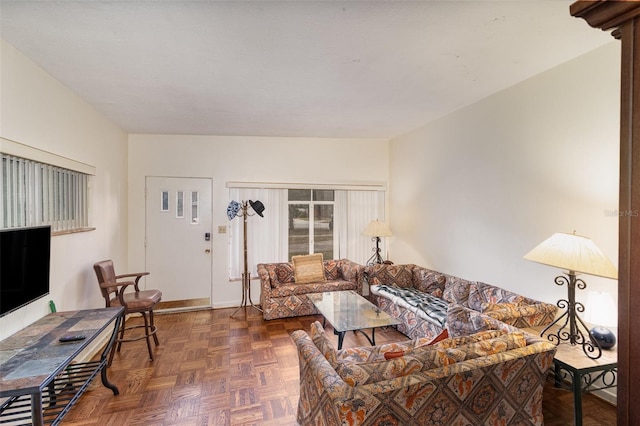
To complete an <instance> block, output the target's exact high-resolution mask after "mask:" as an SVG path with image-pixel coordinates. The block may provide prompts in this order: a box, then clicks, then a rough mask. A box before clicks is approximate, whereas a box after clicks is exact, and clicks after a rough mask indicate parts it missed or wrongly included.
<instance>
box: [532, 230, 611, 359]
mask: <svg viewBox="0 0 640 426" xmlns="http://www.w3.org/2000/svg"><path fill="white" fill-rule="evenodd" d="M524 258H525V259H527V260H531V261H533V262H537V263H541V264H543V265H549V266H555V267H557V268H561V269H564V270H565V271H567V272H566V275H560V276H557V277H556V279H555V283H556V284H557V285H564V284H566V285H567V290H568V291H567V299H560V300H558V303H557V305H558V307H559V308H563V309H565V312H564V313H562V315H560V316H559V317H558V318H556V320H555V321H553V322H552V323H551V324H549V325H548V326H547V327H546V328H545V329H544V330H542V333H540V335H541V336H544V334H545V333H547V332H549V333H548V334H547V338H548V339H549V340H550V341H552V342H555V343H556V345H557V344H559V343H560V342H569V343H570V344H571V345H581V346H582V350H583V352H584V353H585V355H587V356H588V357H589V358H591V359H598V358H600V356H601V355H602V347H601V344H600V342H599V341H598V339H597V338H594V337H593V336H591V334H590V332H589V328H588V327H587V325H586V324H585V323H584V321H583V320H582V318H580V316H579V315H578V313H579V312H584V305H583V304H582V303H580V302H576V287H577V288H578V289H580V290H584V289H585V288H586V287H587V285H586V284H585V282H584V281H583V280H582V279H580V278H577V277H576V275H577V274H579V273H584V274H589V275H596V276H599V277H604V278H611V279H617V278H618V271H617V270H616V268H615V266H613V264H612V263H611V261H610V260H609V258H607V256H605V254H604V253H603V252H602V251H601V250H600V249H599V248H598V246H596V245H595V243H594V242H593V241H591V239H589V238H587V237H582V236H580V235H576V233H575V232H574V233H573V234H563V233H556V234H553V235H552V236H551V237H549V238H547V239H546V240H544V241H543V242H542V243H540V244H539V245H538V246H536V247H535V248H534V249H533V250H531V251H530V252H529V253H527V254H526V255H525V256H524ZM554 326H556V327H558V328H557V331H556V328H555V327H554ZM567 327H568V330H566V328H567Z"/></svg>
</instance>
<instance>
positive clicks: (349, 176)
mask: <svg viewBox="0 0 640 426" xmlns="http://www.w3.org/2000/svg"><path fill="white" fill-rule="evenodd" d="M145 176H173V177H180V176H186V177H206V178H211V179H212V180H213V224H212V225H213V226H212V242H213V244H212V247H213V295H214V297H213V299H212V305H213V306H214V307H216V308H218V307H228V306H238V305H239V304H240V301H241V296H242V288H241V284H240V282H238V281H235V282H229V280H228V267H229V240H228V234H218V233H217V229H218V226H227V225H228V224H229V222H228V218H227V215H226V208H227V205H228V204H229V201H231V200H230V199H229V191H228V189H227V188H226V183H227V182H284V183H316V184H318V183H322V184H347V183H351V184H353V183H356V184H365V183H372V182H375V183H380V182H382V183H386V182H387V177H388V141H387V140H386V139H316V138H273V137H226V136H170V135H130V136H129V206H130V209H129V265H130V266H131V268H133V269H136V270H145V269H146V268H145V250H144V223H145V201H144V185H145ZM265 214H268V212H265ZM265 243H266V244H268V242H265ZM149 272H151V274H150V275H149V277H148V278H147V286H149V287H152V286H153V277H154V276H153V271H149ZM251 292H252V298H253V301H254V302H257V301H258V300H259V294H260V291H259V283H258V282H257V281H254V282H253V283H252V287H251Z"/></svg>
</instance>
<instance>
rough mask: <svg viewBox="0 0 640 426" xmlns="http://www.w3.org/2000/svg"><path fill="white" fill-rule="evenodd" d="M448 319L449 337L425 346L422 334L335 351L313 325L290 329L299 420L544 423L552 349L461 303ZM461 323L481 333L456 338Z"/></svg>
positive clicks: (406, 425) (328, 425)
mask: <svg viewBox="0 0 640 426" xmlns="http://www.w3.org/2000/svg"><path fill="white" fill-rule="evenodd" d="M451 314H452V315H456V318H450V321H449V323H450V326H451V334H452V336H451V337H449V338H446V339H444V340H441V341H439V342H437V343H435V344H433V345H428V343H429V341H430V340H431V339H427V338H423V339H413V340H409V341H406V342H400V343H394V344H387V345H380V346H375V347H360V348H348V349H342V350H339V351H336V350H335V349H334V348H333V345H332V343H331V341H330V340H329V339H328V338H327V336H326V335H325V334H324V330H323V327H322V325H321V324H320V323H319V322H315V323H314V324H312V327H311V332H310V334H307V333H306V332H305V331H303V330H296V331H294V332H293V333H292V336H291V337H292V339H293V341H294V342H295V344H296V346H297V350H298V358H299V364H300V399H299V403H298V414H297V420H298V422H299V423H300V424H301V425H302V426H306V425H323V426H334V425H335V426H337V425H387V426H395V425H398V426H400V425H402V426H410V425H416V426H417V425H452V426H455V425H460V426H462V425H481V424H490V425H505V426H506V425H543V424H544V419H543V415H542V394H543V387H544V383H545V378H546V375H547V373H548V371H549V368H550V366H551V364H552V361H553V356H554V354H555V349H556V347H555V346H554V345H553V344H551V343H549V342H547V341H545V340H543V339H542V338H540V337H536V336H532V335H530V334H526V333H524V332H522V331H520V330H518V329H516V328H515V327H512V326H509V325H507V324H505V323H502V322H500V321H498V320H495V319H493V318H491V317H489V316H487V315H485V314H482V313H480V312H477V311H473V310H471V309H468V308H465V307H462V306H459V305H458V306H455V307H454V308H453V309H451ZM461 318H466V320H468V321H469V323H471V324H476V325H480V324H482V325H483V327H484V330H480V331H477V332H472V333H471V334H470V335H458V334H457V333H459V332H463V333H464V332H466V330H465V328H466V327H467V324H466V323H465V321H460V320H461ZM456 324H458V325H463V326H462V328H461V329H459V330H458V329H457V326H456ZM456 330H457V331H456ZM387 355H392V356H390V357H387ZM387 358H388V359H387Z"/></svg>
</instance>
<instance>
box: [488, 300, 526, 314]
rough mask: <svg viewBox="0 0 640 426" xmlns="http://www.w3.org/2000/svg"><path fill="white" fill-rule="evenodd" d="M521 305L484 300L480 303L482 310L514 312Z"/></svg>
mask: <svg viewBox="0 0 640 426" xmlns="http://www.w3.org/2000/svg"><path fill="white" fill-rule="evenodd" d="M518 307H520V305H519V304H517V303H491V302H483V303H481V304H480V312H494V311H509V312H514V311H516V312H517V310H518Z"/></svg>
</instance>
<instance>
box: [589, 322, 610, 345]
mask: <svg viewBox="0 0 640 426" xmlns="http://www.w3.org/2000/svg"><path fill="white" fill-rule="evenodd" d="M589 334H591V338H593V339H594V340H596V341H597V342H598V344H600V347H601V348H602V349H611V348H612V347H614V346H615V345H616V335H615V334H613V332H611V330H609V329H607V328H604V327H593V328H592V329H591V330H590V331H589Z"/></svg>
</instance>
